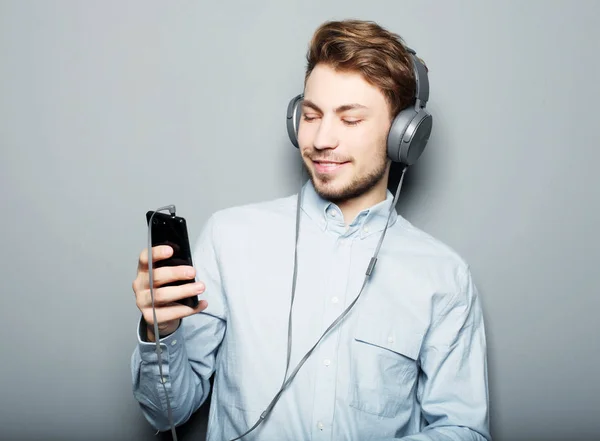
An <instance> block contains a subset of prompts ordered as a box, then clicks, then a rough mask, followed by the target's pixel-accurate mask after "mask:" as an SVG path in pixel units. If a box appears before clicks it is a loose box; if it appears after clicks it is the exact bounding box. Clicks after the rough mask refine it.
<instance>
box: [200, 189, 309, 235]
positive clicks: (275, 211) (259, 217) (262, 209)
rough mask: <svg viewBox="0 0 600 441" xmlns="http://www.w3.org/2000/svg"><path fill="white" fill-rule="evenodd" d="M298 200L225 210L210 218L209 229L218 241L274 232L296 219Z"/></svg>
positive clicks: (260, 202)
mask: <svg viewBox="0 0 600 441" xmlns="http://www.w3.org/2000/svg"><path fill="white" fill-rule="evenodd" d="M296 197H297V195H290V196H285V197H279V198H272V199H268V200H263V201H258V202H252V203H248V204H242V205H236V206H232V207H227V208H223V209H220V210H217V211H215V212H214V213H213V214H212V215H211V216H210V217H209V219H208V221H207V226H209V227H210V228H211V230H212V231H213V236H214V237H215V238H216V237H222V236H226V237H230V236H236V235H239V234H246V233H252V234H261V232H263V231H264V232H274V231H276V230H277V229H278V228H279V227H280V226H282V225H287V224H288V223H289V222H290V221H293V220H294V216H295V210H296Z"/></svg>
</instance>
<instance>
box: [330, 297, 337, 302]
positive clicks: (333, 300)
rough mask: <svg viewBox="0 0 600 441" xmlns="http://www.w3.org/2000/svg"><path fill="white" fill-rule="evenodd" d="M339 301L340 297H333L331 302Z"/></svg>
mask: <svg viewBox="0 0 600 441" xmlns="http://www.w3.org/2000/svg"><path fill="white" fill-rule="evenodd" d="M337 302H339V299H338V298H337V297H333V298H332V299H331V303H337Z"/></svg>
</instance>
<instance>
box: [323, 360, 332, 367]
mask: <svg viewBox="0 0 600 441" xmlns="http://www.w3.org/2000/svg"><path fill="white" fill-rule="evenodd" d="M323 364H324V365H325V366H329V365H330V364H331V360H329V359H328V358H326V359H325V360H323Z"/></svg>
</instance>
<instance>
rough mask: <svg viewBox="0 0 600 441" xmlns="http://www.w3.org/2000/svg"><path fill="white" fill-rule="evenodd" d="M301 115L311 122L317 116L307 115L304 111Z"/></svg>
mask: <svg viewBox="0 0 600 441" xmlns="http://www.w3.org/2000/svg"><path fill="white" fill-rule="evenodd" d="M302 117H303V119H304V121H306V122H311V121H314V120H315V119H317V118H318V117H317V116H313V115H307V114H306V113H305V114H304V115H303V116H302Z"/></svg>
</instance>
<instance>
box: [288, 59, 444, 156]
mask: <svg viewBox="0 0 600 441" xmlns="http://www.w3.org/2000/svg"><path fill="white" fill-rule="evenodd" d="M406 49H407V51H408V52H409V53H410V57H411V59H412V62H413V63H412V64H413V71H414V73H415V80H416V83H417V87H416V91H415V98H416V102H415V105H414V106H409V107H407V108H405V109H403V110H401V111H400V112H399V113H398V115H396V117H395V118H394V121H393V122H392V125H391V127H390V131H389V133H388V137H387V155H388V158H389V159H391V160H392V161H393V162H399V163H402V164H404V165H405V166H409V165H413V164H414V163H415V162H417V159H419V157H420V156H421V154H422V153H423V150H425V146H426V145H427V141H429V136H430V135H431V128H432V125H433V118H432V116H431V114H430V113H429V112H428V111H427V109H426V108H425V107H426V105H427V100H428V99H429V78H428V76H427V68H426V67H425V65H424V64H423V63H422V62H421V60H420V59H419V58H418V57H417V56H416V54H417V53H416V52H415V51H414V50H413V49H411V48H406ZM303 99H304V94H300V95H297V96H295V97H294V98H292V100H291V101H290V103H289V104H288V109H287V132H288V136H289V138H290V141H291V142H292V144H293V145H294V146H295V147H296V148H299V145H298V126H299V124H300V115H301V113H302V112H301V110H300V109H301V105H302V100H303Z"/></svg>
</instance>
